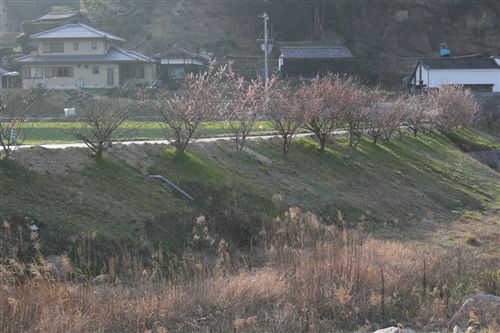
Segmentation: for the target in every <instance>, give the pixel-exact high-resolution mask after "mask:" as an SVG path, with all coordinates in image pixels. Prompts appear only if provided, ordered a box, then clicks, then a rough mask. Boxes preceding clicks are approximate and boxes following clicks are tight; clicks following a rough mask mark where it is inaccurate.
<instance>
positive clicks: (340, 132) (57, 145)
mask: <svg viewBox="0 0 500 333" xmlns="http://www.w3.org/2000/svg"><path fill="white" fill-rule="evenodd" d="M311 134H312V133H310V132H307V133H299V134H296V135H295V137H305V136H309V135H311ZM332 134H333V135H345V134H347V131H343V130H337V131H334V132H332ZM277 137H279V135H277V134H273V135H253V136H249V137H247V140H255V139H263V140H268V139H272V138H277ZM217 140H224V141H228V140H231V137H229V136H219V137H211V138H200V139H196V140H193V142H194V143H197V142H214V141H217ZM114 143H117V144H122V145H143V144H145V143H149V144H169V142H168V140H142V141H117V142H114ZM30 147H43V148H47V149H64V148H85V147H87V146H86V145H85V144H84V143H53V144H41V145H21V146H19V147H17V149H23V148H30Z"/></svg>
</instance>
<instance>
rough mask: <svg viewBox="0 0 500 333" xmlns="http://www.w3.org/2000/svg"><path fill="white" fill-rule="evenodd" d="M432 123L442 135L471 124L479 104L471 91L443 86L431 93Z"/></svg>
mask: <svg viewBox="0 0 500 333" xmlns="http://www.w3.org/2000/svg"><path fill="white" fill-rule="evenodd" d="M429 98H430V110H431V113H430V115H431V121H432V123H433V124H434V126H435V127H436V128H437V129H438V130H439V131H440V132H441V133H444V134H446V133H448V132H449V131H450V130H452V129H453V128H456V127H459V126H463V125H467V124H471V123H472V121H473V119H474V114H475V113H476V112H477V110H478V103H477V101H476V99H475V98H474V96H473V95H472V93H471V91H470V90H469V89H464V88H463V86H460V85H443V86H441V88H440V89H439V90H436V91H432V92H430V93H429Z"/></svg>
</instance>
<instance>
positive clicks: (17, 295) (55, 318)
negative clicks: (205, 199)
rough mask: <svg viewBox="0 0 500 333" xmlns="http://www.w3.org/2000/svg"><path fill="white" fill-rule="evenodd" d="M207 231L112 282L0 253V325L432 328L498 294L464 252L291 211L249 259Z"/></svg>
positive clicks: (116, 266)
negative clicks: (469, 303)
mask: <svg viewBox="0 0 500 333" xmlns="http://www.w3.org/2000/svg"><path fill="white" fill-rule="evenodd" d="M340 219H341V217H340ZM209 233H210V231H209V230H208V229H207V228H206V226H205V221H204V219H203V218H199V219H198V221H197V225H196V227H195V229H194V230H193V235H196V236H197V237H195V238H196V239H197V240H198V241H200V242H204V243H203V244H201V243H200V242H198V243H193V246H192V248H191V249H190V250H189V251H186V253H185V255H184V257H183V258H180V259H179V262H178V263H176V264H173V263H172V264H170V272H169V274H163V273H161V272H160V269H159V268H158V267H159V266H161V265H160V261H161V259H159V258H158V256H155V255H152V256H151V257H152V258H156V259H157V261H156V262H157V265H156V266H155V265H151V264H149V265H144V264H143V262H144V260H139V259H137V258H136V257H133V256H128V257H127V256H126V255H124V254H122V255H120V256H117V257H115V259H110V260H109V261H108V264H107V267H108V272H107V280H108V281H113V282H105V283H95V282H89V279H88V278H86V277H82V276H81V275H82V274H83V273H84V271H83V270H82V269H81V268H79V267H76V268H75V269H74V271H75V272H77V273H74V274H73V275H72V276H73V280H70V281H61V280H57V279H55V278H54V277H53V274H51V273H50V267H47V266H48V265H47V263H46V262H45V261H44V259H43V258H42V257H41V256H40V255H39V253H35V258H37V259H36V260H35V261H34V262H32V263H30V264H29V265H26V264H23V263H21V262H20V261H18V260H16V259H15V258H11V260H2V262H1V266H0V282H1V285H2V287H1V289H0V330H1V331H5V332H18V331H29V332H89V331H92V332H97V331H99V332H125V331H127V332H166V331H181V332H190V331H234V332H246V331H277V332H292V331H342V330H347V329H357V328H359V327H364V328H365V329H368V328H374V327H377V326H379V325H382V326H384V325H388V324H389V323H390V322H391V320H393V321H395V322H400V323H403V324H404V325H410V326H413V327H415V328H421V329H423V328H427V329H429V328H434V329H438V328H444V327H446V326H447V324H448V320H449V319H450V318H451V316H452V315H453V312H454V311H455V310H457V308H458V307H459V306H460V304H461V303H462V302H463V300H464V298H465V297H466V296H468V295H469V294H470V293H473V292H475V291H478V290H481V291H483V292H487V293H493V294H498V293H499V290H498V282H499V281H498V279H499V277H498V275H497V274H498V273H496V272H495V271H494V270H493V269H489V268H488V266H487V263H486V262H481V261H479V260H477V259H476V258H475V257H473V256H471V255H469V254H468V253H466V252H458V251H454V252H451V251H440V252H437V251H433V250H429V251H422V250H421V248H419V247H416V246H408V245H406V244H404V243H401V242H397V241H383V240H379V239H375V238H373V237H371V236H370V235H367V234H365V233H363V232H362V231H359V230H349V229H347V228H343V229H338V228H337V227H334V226H327V225H324V224H323V223H321V221H319V220H318V219H317V218H316V217H315V216H314V215H312V214H310V213H303V212H301V211H300V210H299V209H297V208H291V209H289V210H288V212H287V213H286V214H285V215H284V216H282V217H280V218H277V219H276V220H275V221H274V222H273V223H272V224H271V225H268V226H267V227H266V228H265V229H264V230H263V231H262V233H261V239H262V241H261V246H260V247H259V248H258V249H253V254H252V255H251V256H250V255H249V254H248V253H241V252H238V251H236V250H230V248H231V247H230V246H229V245H228V244H226V243H225V241H224V240H221V239H218V238H217V237H216V236H215V235H210V234H209ZM35 252H36V251H35ZM118 257H119V259H118ZM152 258H149V259H148V260H152ZM126 262H128V263H127V264H125V263H126ZM125 266H126V267H127V268H126V269H125V268H124V267H125ZM251 266H252V267H253V268H250V267H251ZM125 273H126V274H125ZM83 275H85V274H83ZM111 277H112V278H111Z"/></svg>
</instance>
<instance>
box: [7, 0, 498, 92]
mask: <svg viewBox="0 0 500 333" xmlns="http://www.w3.org/2000/svg"><path fill="white" fill-rule="evenodd" d="M67 3H69V4H70V6H72V7H73V8H75V9H78V8H80V7H81V8H82V10H83V11H85V12H86V13H87V15H88V16H89V17H90V19H91V21H92V22H93V23H94V24H95V25H96V26H98V27H100V28H101V29H103V30H105V31H110V32H114V33H116V34H118V35H122V36H124V37H126V38H127V39H128V40H129V45H128V46H129V47H131V48H137V49H138V50H141V51H144V52H146V54H155V53H158V52H161V51H164V50H165V49H168V48H170V47H172V46H173V45H174V44H177V45H182V46H185V47H187V48H190V49H193V50H195V51H200V50H205V51H208V52H214V53H215V56H217V57H218V58H219V59H225V57H227V56H228V55H236V56H241V55H260V45H258V43H257V42H256V39H257V38H258V37H259V35H260V34H261V32H262V22H261V19H260V18H259V15H261V14H262V13H263V12H264V11H267V12H268V13H269V15H270V17H271V25H272V35H273V37H274V39H275V40H276V41H304V40H307V41H311V40H318V41H322V42H325V43H333V44H337V43H338V44H345V45H346V46H347V47H349V48H350V49H351V50H352V52H353V54H354V55H355V58H356V71H357V72H358V73H360V74H361V75H362V76H363V77H366V78H369V79H371V80H373V81H376V80H381V81H382V82H384V83H386V84H387V85H389V86H391V87H397V86H398V85H399V84H400V82H401V80H402V79H403V77H404V76H405V75H408V73H409V71H410V70H411V69H412V66H413V65H414V64H415V60H416V58H418V57H422V56H435V55H437V54H438V51H439V46H440V43H447V44H448V46H449V48H450V49H451V51H452V53H453V54H457V55H458V54H467V53H483V52H490V53H492V54H497V53H499V52H500V4H499V2H498V1H497V0H486V1H477V2H476V1H458V0H438V1H417V0H414V1H396V2H393V1H391V2H381V1H369V0H363V1H353V2H351V1H332V2H330V1H316V0H310V1H287V0H273V1H255V2H253V1H244V2H240V1H188V0H179V1H154V0H147V1H140V2H134V1H126V0H120V1H107V0H81V1H80V2H70V1H65V2H64V4H67ZM60 4H61V2H59V1H52V2H50V1H44V2H43V5H42V4H41V2H40V4H38V3H37V5H35V6H30V8H29V9H28V10H24V9H22V10H21V7H22V6H21V4H16V3H15V2H8V3H7V5H8V6H9V7H12V9H11V16H12V17H11V19H10V22H13V23H12V25H11V27H12V28H13V29H18V28H17V27H16V26H15V24H19V21H20V19H21V18H22V19H34V18H36V17H38V16H41V15H43V14H44V13H45V12H46V11H47V10H48V8H49V7H50V5H60ZM14 22H15V23H14Z"/></svg>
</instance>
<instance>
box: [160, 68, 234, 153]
mask: <svg viewBox="0 0 500 333" xmlns="http://www.w3.org/2000/svg"><path fill="white" fill-rule="evenodd" d="M225 71H226V69H225V68H224V67H223V68H219V69H217V68H216V66H215V63H210V64H209V67H208V69H207V71H205V72H203V73H200V74H189V75H187V76H186V77H185V78H184V80H183V82H182V84H181V89H180V90H179V92H175V93H173V92H170V91H168V90H167V89H166V88H163V89H160V90H159V91H158V93H157V94H156V96H155V100H154V101H153V102H152V103H151V105H152V107H153V108H154V109H156V111H157V113H158V115H159V119H160V122H161V123H162V124H163V128H164V130H165V136H166V139H167V140H168V141H169V142H170V143H171V144H172V145H173V146H174V147H175V149H176V150H177V152H184V151H185V150H186V148H187V146H188V144H189V143H190V142H191V141H192V140H193V139H194V138H196V137H197V134H198V131H199V129H200V127H201V125H202V123H203V122H204V121H208V120H213V119H217V118H220V116H221V115H220V112H221V111H220V110H223V109H224V107H223V106H222V103H223V102H224V101H225V99H224V98H223V92H224V89H220V82H221V80H222V79H223V76H224V73H225Z"/></svg>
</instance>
